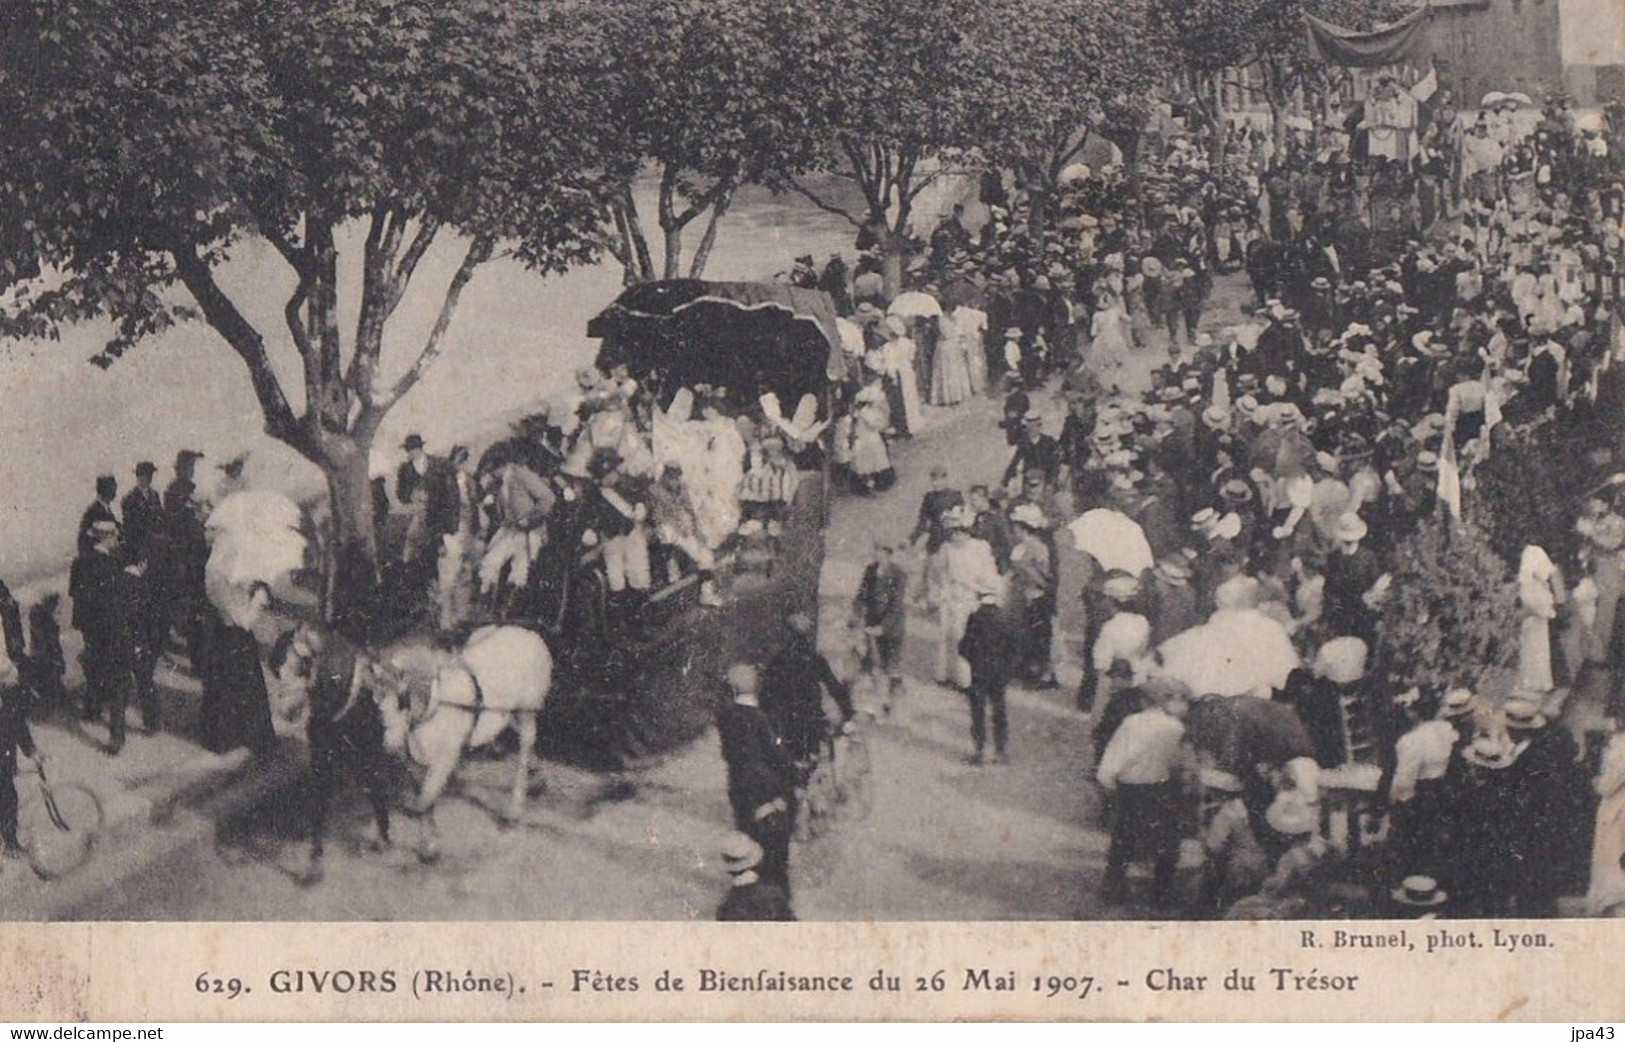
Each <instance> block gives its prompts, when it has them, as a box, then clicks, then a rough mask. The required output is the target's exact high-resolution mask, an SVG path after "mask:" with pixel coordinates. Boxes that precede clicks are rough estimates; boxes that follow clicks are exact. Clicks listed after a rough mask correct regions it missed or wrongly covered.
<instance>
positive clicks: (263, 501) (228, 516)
mask: <svg viewBox="0 0 1625 1042" xmlns="http://www.w3.org/2000/svg"><path fill="white" fill-rule="evenodd" d="M304 519H305V515H304V511H302V510H300V509H299V504H298V503H295V502H294V501H293V500H291V499H289V498H288V497H287V496H285V495H283V494H282V493H280V492H273V491H271V490H269V489H247V490H244V491H242V492H233V493H232V494H231V495H229V496H227V497H226V498H225V499H223V500H221V501H220V502H219V504H218V505H216V506H215V508H214V509H213V510H211V511H210V512H209V519H208V520H207V521H206V522H204V524H205V526H206V527H207V528H209V529H210V530H211V531H215V532H237V533H247V532H272V533H274V532H278V531H285V530H287V529H292V530H294V531H296V532H297V531H298V530H299V527H300V526H301V525H302V524H304Z"/></svg>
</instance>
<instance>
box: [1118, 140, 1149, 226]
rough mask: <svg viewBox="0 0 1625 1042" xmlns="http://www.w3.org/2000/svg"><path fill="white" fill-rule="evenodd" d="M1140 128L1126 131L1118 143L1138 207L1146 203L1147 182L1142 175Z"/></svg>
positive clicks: (1129, 187)
mask: <svg viewBox="0 0 1625 1042" xmlns="http://www.w3.org/2000/svg"><path fill="white" fill-rule="evenodd" d="M1142 136H1143V135H1142V134H1141V133H1140V132H1139V131H1138V130H1127V131H1124V132H1123V134H1122V136H1121V137H1119V138H1118V140H1117V142H1116V144H1117V147H1118V148H1119V149H1121V150H1122V152H1123V167H1124V169H1126V170H1127V171H1128V190H1129V194H1130V195H1131V196H1133V197H1134V204H1135V206H1136V207H1141V208H1143V206H1144V203H1145V182H1144V181H1143V180H1142V179H1141V177H1140V139H1141V137H1142Z"/></svg>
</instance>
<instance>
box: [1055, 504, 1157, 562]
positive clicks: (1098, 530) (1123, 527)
mask: <svg viewBox="0 0 1625 1042" xmlns="http://www.w3.org/2000/svg"><path fill="white" fill-rule="evenodd" d="M1066 527H1067V531H1069V532H1071V533H1072V538H1073V540H1074V541H1075V542H1076V543H1077V547H1078V550H1079V551H1081V552H1082V553H1086V554H1088V555H1089V556H1090V557H1093V558H1094V559H1095V561H1096V562H1097V563H1098V564H1099V565H1100V567H1101V568H1103V569H1105V570H1106V571H1108V572H1112V571H1123V572H1128V573H1130V574H1131V575H1138V574H1139V573H1140V572H1143V571H1145V570H1146V569H1147V568H1150V567H1151V566H1152V565H1153V564H1155V563H1156V555H1155V554H1154V553H1152V552H1151V543H1150V542H1149V541H1148V540H1147V539H1146V538H1145V529H1143V528H1141V527H1140V526H1139V524H1138V523H1137V522H1136V521H1135V520H1134V519H1133V518H1131V517H1129V516H1128V515H1127V514H1121V513H1118V512H1117V511H1115V510H1105V509H1097V510H1090V511H1088V512H1086V513H1084V514H1083V515H1082V516H1080V517H1079V518H1078V519H1077V520H1076V521H1073V522H1072V523H1071V524H1070V525H1067V526H1066Z"/></svg>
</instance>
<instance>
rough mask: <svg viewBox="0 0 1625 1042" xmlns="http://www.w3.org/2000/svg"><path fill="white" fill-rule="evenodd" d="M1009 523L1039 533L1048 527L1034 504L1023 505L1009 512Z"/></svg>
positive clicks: (1040, 511) (1042, 513)
mask: <svg viewBox="0 0 1625 1042" xmlns="http://www.w3.org/2000/svg"><path fill="white" fill-rule="evenodd" d="M1010 523H1011V524H1016V525H1022V526H1024V527H1026V528H1030V529H1032V530H1033V531H1035V532H1041V531H1043V530H1044V529H1046V528H1048V527H1049V521H1048V520H1047V519H1046V518H1045V517H1044V512H1043V511H1042V510H1040V509H1039V508H1038V504H1036V503H1023V504H1021V505H1020V506H1018V507H1016V508H1015V509H1014V510H1012V511H1010Z"/></svg>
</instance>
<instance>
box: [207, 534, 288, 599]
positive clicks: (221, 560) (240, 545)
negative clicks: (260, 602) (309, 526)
mask: <svg viewBox="0 0 1625 1042" xmlns="http://www.w3.org/2000/svg"><path fill="white" fill-rule="evenodd" d="M304 566H305V537H304V536H302V535H300V534H299V533H298V532H296V531H293V530H292V529H284V530H283V531H282V532H280V533H278V534H275V535H269V534H255V535H252V536H250V535H225V536H221V537H219V538H217V539H216V540H215V542H214V546H213V547H212V548H211V549H210V551H209V563H208V565H207V566H206V574H208V575H213V576H216V577H218V578H219V579H220V580H221V581H223V582H227V583H230V584H232V585H234V586H252V585H254V584H255V583H265V584H266V585H269V586H275V585H276V584H278V583H280V582H282V581H283V580H284V579H286V578H287V577H288V576H289V575H292V574H293V573H294V572H297V571H298V570H299V569H301V568H303V567H304Z"/></svg>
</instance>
